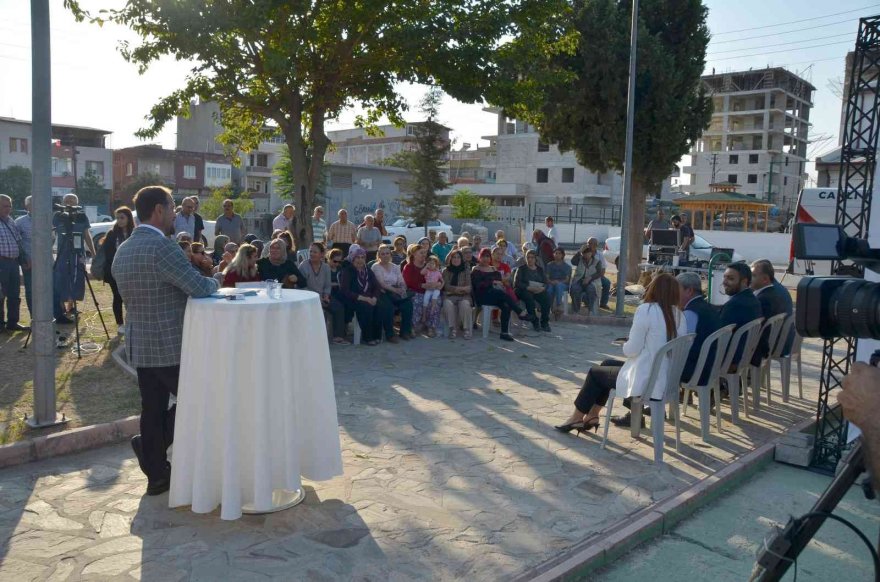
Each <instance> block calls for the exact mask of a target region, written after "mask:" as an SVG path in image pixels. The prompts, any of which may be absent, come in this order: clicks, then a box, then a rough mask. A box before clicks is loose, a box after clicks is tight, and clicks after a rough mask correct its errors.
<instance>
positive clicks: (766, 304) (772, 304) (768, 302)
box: [752, 259, 794, 366]
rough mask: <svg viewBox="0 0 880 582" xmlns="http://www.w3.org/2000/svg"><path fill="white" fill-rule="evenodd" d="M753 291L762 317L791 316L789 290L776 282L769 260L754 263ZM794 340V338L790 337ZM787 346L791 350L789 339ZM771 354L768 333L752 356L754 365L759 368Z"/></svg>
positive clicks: (763, 335)
mask: <svg viewBox="0 0 880 582" xmlns="http://www.w3.org/2000/svg"><path fill="white" fill-rule="evenodd" d="M752 291H754V293H755V297H757V298H758V303H760V305H761V315H762V316H763V317H764V319H770V318H771V317H773V316H774V315H779V314H780V313H784V314H786V315H791V313H792V307H793V306H792V300H791V295H790V294H789V292H788V290H787V289H786V288H785V287H783V286H782V285H781V284H780V283H778V282H777V281H776V271H775V270H774V269H773V265H772V264H771V263H770V261H768V260H767V259H759V260H757V261H755V262H754V263H752ZM789 337H790V339H794V336H793V335H792V336H789ZM786 345H787V348H788V350H789V351H790V350H791V343H790V341H789V340H788V339H787V340H786ZM769 353H770V343H769V337H768V333H764V334H762V335H761V339H760V341H759V342H758V348H757V349H756V350H755V354H754V355H753V356H752V365H753V366H758V365H760V364H761V360H762V359H763V358H766V357H767V356H768V355H769Z"/></svg>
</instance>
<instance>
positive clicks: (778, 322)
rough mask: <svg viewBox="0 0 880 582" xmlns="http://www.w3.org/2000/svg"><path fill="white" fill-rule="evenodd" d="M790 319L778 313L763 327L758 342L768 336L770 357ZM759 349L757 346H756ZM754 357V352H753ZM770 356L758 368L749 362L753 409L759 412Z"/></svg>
mask: <svg viewBox="0 0 880 582" xmlns="http://www.w3.org/2000/svg"><path fill="white" fill-rule="evenodd" d="M786 317H788V316H787V315H785V314H784V313H778V314H776V315H774V316H773V317H770V318H768V319H767V320H766V321H765V322H764V325H763V326H762V327H761V333H760V334H759V335H758V341H759V342H760V338H761V337H763V336H764V334H765V333H766V334H767V345H768V346H769V350H770V352H769V355H772V354H773V350H774V349H775V347H776V341H777V340H778V339H779V332H780V330H781V329H782V325H783V324H784V323H785V318H786ZM755 348H757V345H756V346H755ZM752 352H753V355H754V350H752ZM769 355H768V357H766V358H762V359H761V363H760V364H759V365H757V366H753V365H752V364H751V361H749V362H748V365H749V366H750V373H749V384H750V385H751V387H752V408H753V409H754V410H758V409H759V408H760V407H761V388H762V384H763V383H764V382H763V380H764V366H765V362H766V361H767V360H768V359H769ZM766 365H767V367H768V369H767V375H768V376H769V374H770V372H769V363H767V364H766ZM767 405H768V406H769V405H770V383H769V382H767Z"/></svg>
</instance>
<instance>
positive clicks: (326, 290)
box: [269, 241, 348, 345]
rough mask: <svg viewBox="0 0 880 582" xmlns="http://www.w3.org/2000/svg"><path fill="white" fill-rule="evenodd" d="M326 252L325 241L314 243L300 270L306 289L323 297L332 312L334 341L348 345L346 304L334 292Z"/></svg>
mask: <svg viewBox="0 0 880 582" xmlns="http://www.w3.org/2000/svg"><path fill="white" fill-rule="evenodd" d="M273 242H274V241H273ZM269 244H272V243H269ZM337 250H338V249H337ZM324 253H325V249H324V245H323V243H319V242H314V243H312V244H311V245H310V246H309V258H308V259H306V260H305V261H303V262H302V263H300V264H299V271H300V273H302V275H303V277H304V279H305V282H306V289H308V290H309V291H314V292H315V293H317V294H318V296H319V297H320V298H321V307H322V308H323V309H324V311H326V312H327V313H329V314H330V325H331V328H332V334H333V340H332V341H333V343H334V344H345V345H347V344H348V340H346V339H345V324H346V319H345V305H343V304H342V302H341V301H340V299H339V297H338V296H336V295H334V294H333V281H332V279H331V273H330V265H328V264H327V263H325V262H324ZM339 254H342V251H339ZM337 285H338V284H337Z"/></svg>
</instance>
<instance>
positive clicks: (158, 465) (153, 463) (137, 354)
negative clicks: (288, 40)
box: [112, 186, 218, 495]
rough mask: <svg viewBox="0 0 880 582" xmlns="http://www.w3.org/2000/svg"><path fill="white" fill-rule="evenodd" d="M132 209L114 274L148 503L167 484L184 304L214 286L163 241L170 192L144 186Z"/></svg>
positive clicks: (135, 444)
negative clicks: (137, 402) (133, 380)
mask: <svg viewBox="0 0 880 582" xmlns="http://www.w3.org/2000/svg"><path fill="white" fill-rule="evenodd" d="M134 204H135V208H136V209H137V215H138V219H139V221H140V226H138V227H137V228H135V229H134V232H133V233H132V235H131V236H130V237H129V238H128V240H126V241H125V242H124V243H122V244H121V245H120V246H119V249H118V250H117V251H116V257H115V258H114V260H113V266H112V271H113V278H114V279H116V284H117V285H118V287H119V294H120V295H122V300H123V302H124V303H125V306H126V308H127V312H128V313H127V321H126V326H127V329H126V333H125V346H126V352H127V355H128V362H129V364H131V365H132V366H133V367H134V368H136V369H137V376H138V388H139V389H140V392H141V434H140V435H137V436H135V437H134V438H132V440H131V446H132V448H133V449H134V452H135V454H136V455H137V457H138V461H139V462H140V466H141V470H142V471H143V472H144V473H146V475H147V479H148V484H147V495H159V494H160V493H164V492H165V491H167V490H168V488H169V486H170V483H171V466H170V465H169V464H168V458H167V455H166V450H167V449H168V446H169V445H170V444H171V441H172V440H173V439H174V413H173V411H169V410H168V403H169V398H170V395H171V394H174V395H177V381H178V376H179V374H180V351H181V344H182V342H183V315H184V311H185V310H186V302H187V298H188V297H206V296H208V295H210V294H211V293H214V292H215V291H217V287H218V283H217V281H215V280H214V279H211V278H208V277H202V276H201V275H199V273H198V271H196V270H195V269H194V268H193V267H192V266H191V265H190V262H189V261H188V260H187V258H186V256H185V255H184V254H183V251H182V250H181V248H180V247H179V246H178V245H177V244H176V243H174V242H172V241H171V240H170V239H169V238H167V235H169V234H171V230H172V226H173V225H174V199H173V198H172V197H171V191H170V190H168V189H167V188H164V187H162V186H147V187H146V188H142V189H141V190H139V191H138V193H137V194H136V195H135V197H134Z"/></svg>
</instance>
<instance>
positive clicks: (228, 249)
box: [214, 242, 238, 273]
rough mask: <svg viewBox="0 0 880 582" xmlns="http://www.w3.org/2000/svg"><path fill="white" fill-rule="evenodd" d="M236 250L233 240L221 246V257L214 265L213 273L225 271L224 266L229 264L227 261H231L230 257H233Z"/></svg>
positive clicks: (236, 245)
mask: <svg viewBox="0 0 880 582" xmlns="http://www.w3.org/2000/svg"><path fill="white" fill-rule="evenodd" d="M237 252H238V244H236V243H234V242H229V243H226V245H225V246H224V247H223V257H222V258H221V259H220V263H219V264H218V265H217V266H216V267H214V272H215V273H223V272H224V271H226V267H228V266H229V263H231V262H232V259H234V258H235V253H237Z"/></svg>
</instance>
